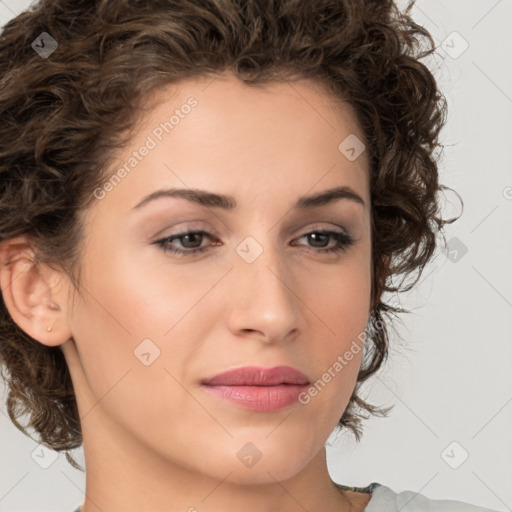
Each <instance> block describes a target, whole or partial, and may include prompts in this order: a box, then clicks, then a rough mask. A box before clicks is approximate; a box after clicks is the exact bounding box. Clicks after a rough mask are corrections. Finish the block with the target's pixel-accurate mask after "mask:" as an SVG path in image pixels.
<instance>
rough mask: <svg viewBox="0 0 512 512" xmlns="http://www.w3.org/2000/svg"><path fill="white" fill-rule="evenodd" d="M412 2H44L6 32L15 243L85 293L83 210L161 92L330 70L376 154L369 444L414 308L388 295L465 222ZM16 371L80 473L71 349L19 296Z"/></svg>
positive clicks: (0, 171) (11, 407)
mask: <svg viewBox="0 0 512 512" xmlns="http://www.w3.org/2000/svg"><path fill="white" fill-rule="evenodd" d="M411 8H412V4H409V5H408V7H407V8H406V9H405V10H403V11H401V10H400V9H399V8H398V7H397V6H396V5H395V4H394V3H393V1H392V0H271V1H266V0H152V1H151V2H147V1H146V0H144V1H142V0H94V1H93V0H87V1H86V0H41V1H40V2H39V3H38V4H36V5H35V6H33V7H31V8H30V9H29V10H27V11H25V12H23V13H21V14H20V15H18V16H17V17H15V18H14V19H12V20H11V21H9V22H8V23H7V24H6V25H5V27H4V29H3V32H2V34H1V39H0V77H1V78H0V116H1V119H2V120H3V127H2V131H1V135H0V236H1V239H0V240H1V241H4V240H9V239H11V238H13V237H16V236H19V235H26V236H28V237H29V239H30V240H31V242H32V243H33V247H34V251H35V254H36V263H43V264H47V265H50V266H51V267H54V266H55V267H57V268H59V269H63V270H64V271H65V272H66V273H67V274H68V276H69V277H70V279H71V281H72V283H73V285H74V286H75V288H76V290H78V291H79V290H80V256H81V247H82V245H81V244H82V243H83V241H84V236H83V226H82V225H81V223H80V220H79V213H80V212H81V211H83V210H84V209H86V208H87V207H88V206H90V205H91V204H92V203H93V202H94V201H95V200H96V199H95V197H94V195H93V194H92V193H91V192H92V191H93V190H94V189H95V188H96V187H98V186H101V185H102V184H103V183H104V182H105V180H106V179H107V176H108V168H109V164H110V163H111V162H112V160H113V158H114V156H115V155H116V151H118V150H120V149H122V148H124V147H125V146H126V144H127V143H128V142H129V141H130V136H131V133H132V132H131V130H133V128H134V126H135V125H136V123H137V120H138V119H140V117H139V116H140V115H141V114H142V113H143V112H144V106H145V105H147V103H145V99H147V98H148V97H149V96H150V94H151V93H152V92H155V91H156V90H157V89H159V88H162V87H164V86H166V85H169V84H172V83H176V82H177V81H179V80H184V79H192V78H196V77H205V76H212V77H214V76H215V75H218V74H219V73H222V72H224V71H230V72H231V73H233V74H234V75H235V76H236V77H237V78H238V79H240V80H242V81H243V82H245V83H246V84H249V85H250V84H265V83H271V82H283V81H291V80H295V79H301V78H306V79H312V80H314V81H315V82H316V83H318V84H321V85H322V86H324V87H325V88H326V89H325V90H326V91H328V93H329V94H331V95H332V97H333V98H334V99H335V100H337V101H343V102H348V103H349V104H350V105H352V107H353V108H354V109H355V112H356V114H357V116H358V120H359V122H360V123H361V126H362V128H363V130H364V135H365V144H366V148H367V149H366V150H367V151H368V156H369V166H370V168H369V172H370V194H371V205H372V207H371V210H372V213H371V218H372V231H371V236H372V264H373V277H372V297H371V299H372V309H371V312H370V318H369V323H368V328H367V332H366V342H365V348H364V356H363V362H362V365H361V369H360V372H359V375H358V379H357V384H356V386H355V389H354V392H353V394H352V396H351V398H350V402H349V404H348V406H347V408H346V410H345V411H344V413H343V415H342V417H341V418H340V420H339V425H340V426H341V427H346V428H348V429H349V430H351V431H352V432H353V433H354V434H355V437H356V439H357V440H358V441H359V439H360V436H361V423H362V421H361V416H360V415H359V409H365V410H366V411H367V412H369V413H371V414H378V415H382V416H385V415H387V412H388V409H386V410H384V409H381V408H378V407H375V406H373V405H371V404H369V403H367V402H366V401H365V400H363V399H362V398H361V397H360V396H359V392H360V386H361V384H362V383H363V382H364V381H365V380H366V379H368V378H369V377H370V376H371V375H373V374H374V373H375V372H377V370H378V369H379V368H380V367H381V365H382V363H383V362H384V361H385V360H386V358H387V357H388V345H389V335H388V328H387V327H388V325H387V324H389V325H391V320H393V319H394V318H395V317H396V314H397V311H398V310H397V309H396V308H395V307H393V306H391V305H389V304H387V303H385V302H383V300H382V299H383V293H384V292H399V291H403V290H409V289H410V288H411V287H412V286H414V284H415V283H416V282H417V281H418V279H419V278H420V276H421V273H422V271H423V268H424V266H425V265H426V264H427V263H428V262H429V261H430V259H431V258H432V257H433V254H434V253H435V249H436V247H437V243H438V237H437V235H438V234H439V233H442V228H443V226H444V224H446V223H447V222H452V221H453V219H452V220H443V219H442V218H441V215H440V209H441V208H440V202H439V196H440V193H441V192H442V189H443V188H445V187H443V186H442V185H440V184H439V183H438V167H437V165H438V164H437V159H438V156H437V155H436V150H437V149H439V148H441V147H442V146H441V145H440V143H439V142H438V135H439V132H440V130H441V129H442V127H443V125H444V123H445V119H446V110H447V107H446V100H445V98H444V96H443V95H442V94H441V93H440V91H439V90H438V87H437V84H436V81H435V79H434V76H433V74H432V73H431V71H429V69H428V67H427V66H426V65H425V64H423V63H421V62H420V59H423V58H425V57H426V56H428V55H430V54H432V53H433V52H434V51H435V49H436V48H435V44H434V41H433V39H432V36H431V35H430V34H429V32H428V31H427V30H426V29H425V28H423V27H421V26H420V25H418V24H416V23H415V22H414V21H413V19H412V16H411V13H410V10H411ZM42 32H47V33H48V34H50V35H51V37H53V38H54V39H55V40H56V41H57V43H58V47H57V48H56V49H55V51H54V52H53V53H51V55H49V56H47V58H42V56H41V55H39V54H38V53H37V52H36V51H34V48H33V46H32V43H33V42H34V41H35V40H36V39H37V38H38V37H39V36H40V34H41V33H42ZM423 44H425V48H422V45H423ZM397 277H398V278H399V281H398V284H392V281H394V280H395V279H396V278H397ZM0 368H2V369H3V370H2V377H3V378H4V380H5V381H6V384H7V386H8V390H9V393H8V398H7V411H8V414H9V416H10V418H11V420H12V421H13V423H14V424H15V425H16V426H17V427H18V428H19V429H20V430H21V431H22V432H24V433H25V434H26V435H28V436H30V434H29V433H28V428H29V427H32V428H33V429H34V430H35V431H36V433H37V435H38V436H39V437H40V440H41V441H42V442H45V443H46V444H48V445H49V446H50V447H51V448H53V449H54V450H57V451H63V450H66V457H67V459H68V461H69V462H70V463H71V464H72V465H73V466H74V467H77V468H80V467H79V466H78V465H77V464H76V463H75V461H74V460H73V458H72V457H71V456H70V454H69V453H68V451H67V450H70V449H74V448H77V447H79V446H80V445H81V444H82V432H81V427H80V418H79V414H78V408H77V404H76V400H75V394H74V390H73V385H72V381H71V378H70V374H69V370H68V367H67V364H66V361H65V359H64V356H63V353H62V351H61V350H60V347H48V346H45V345H43V344H42V343H40V342H38V341H36V340H34V339H33V338H32V337H30V336H29V335H28V334H26V333H25V332H24V331H23V330H22V329H20V328H19V327H18V325H17V324H16V323H15V322H14V321H13V319H12V318H11V316H10V314H9V312H8V310H7V308H6V306H5V303H4V301H3V299H2V301H1V303H0ZM4 370H7V373H8V375H6V374H5V372H4ZM26 413H28V415H29V421H28V424H27V426H25V427H24V426H22V425H21V424H20V423H19V421H18V419H19V418H20V417H21V416H22V415H24V414H26ZM363 417H364V418H365V419H366V418H368V416H363ZM30 437H31V436H30ZM80 469H82V468H80Z"/></svg>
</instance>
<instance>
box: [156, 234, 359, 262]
mask: <svg viewBox="0 0 512 512" xmlns="http://www.w3.org/2000/svg"><path fill="white" fill-rule="evenodd" d="M312 234H322V235H329V236H331V237H332V238H334V239H335V240H336V245H335V246H334V247H330V248H329V249H323V248H314V247H313V250H314V251H316V252H319V253H323V254H325V253H339V252H342V251H345V250H347V249H348V248H349V247H350V246H351V245H353V244H354V239H353V238H352V237H351V236H350V235H348V234H346V233H340V232H338V231H327V230H322V229H319V230H314V231H309V232H308V233H304V234H303V235H302V236H300V237H299V238H302V237H305V236H308V235H312ZM187 235H206V236H207V237H209V238H212V237H211V235H210V234H209V233H208V232H207V231H203V230H198V231H185V232H183V233H176V234H175V235H171V236H168V237H165V238H162V239H160V240H157V241H156V242H154V243H155V244H157V245H158V246H160V247H161V249H162V250H163V251H164V253H168V252H170V253H173V254H178V255H180V256H188V255H192V254H198V253H201V252H204V251H205V250H206V249H208V247H210V246H205V247H198V248H195V249H188V250H181V249H174V248H172V247H169V246H168V243H170V242H172V241H173V240H175V239H179V238H182V237H185V236H187Z"/></svg>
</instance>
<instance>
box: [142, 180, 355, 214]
mask: <svg viewBox="0 0 512 512" xmlns="http://www.w3.org/2000/svg"><path fill="white" fill-rule="evenodd" d="M161 197H178V198H182V199H186V200H187V201H190V202H193V203H197V204H199V205H201V206H207V207H212V208H222V209H224V210H233V209H234V208H236V206H237V202H236V199H235V198H234V197H233V196H230V195H223V194H215V193H213V192H208V191H206V190H200V189H193V188H171V189H162V190H156V191H155V192H152V193H151V194H149V195H147V196H145V197H144V198H143V199H142V200H141V201H140V202H139V203H138V204H137V205H135V206H134V207H133V209H134V210H135V209H138V208H141V207H142V206H144V205H145V204H148V203H149V202H151V201H154V200H156V199H159V198H161ZM339 199H348V200H350V201H354V202H356V203H359V204H361V205H363V206H365V202H364V200H363V198H362V197H361V196H360V195H359V194H357V193H356V192H354V190H352V189H351V188H350V187H346V186H343V187H335V188H331V189H328V190H324V191H322V192H319V193H317V194H313V195H309V196H301V197H299V199H298V200H297V201H296V203H295V204H294V205H293V209H294V210H304V209H307V208H314V207H318V206H324V205H327V204H329V203H332V202H334V201H337V200H339Z"/></svg>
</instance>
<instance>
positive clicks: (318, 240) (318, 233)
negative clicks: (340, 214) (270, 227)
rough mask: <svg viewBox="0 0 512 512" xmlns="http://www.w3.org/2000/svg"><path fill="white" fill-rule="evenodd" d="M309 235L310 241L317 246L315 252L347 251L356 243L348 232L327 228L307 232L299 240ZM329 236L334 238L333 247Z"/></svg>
mask: <svg viewBox="0 0 512 512" xmlns="http://www.w3.org/2000/svg"><path fill="white" fill-rule="evenodd" d="M304 237H307V238H308V241H309V242H312V243H313V247H315V248H317V250H316V251H315V252H320V253H326V252H333V253H334V252H341V251H345V250H347V249H348V247H350V246H351V245H353V244H354V239H353V238H352V237H351V236H350V235H348V234H347V233H343V232H341V231H326V230H318V229H317V230H315V231H310V232H309V233H305V234H304V235H302V236H301V237H299V238H298V239H297V240H300V239H301V238H304ZM329 238H331V239H334V241H335V244H334V245H333V246H332V247H327V248H326V246H328V245H329V242H328V241H329Z"/></svg>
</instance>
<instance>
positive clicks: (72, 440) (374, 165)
mask: <svg viewBox="0 0 512 512" xmlns="http://www.w3.org/2000/svg"><path fill="white" fill-rule="evenodd" d="M420 43H428V44H430V48H428V49H427V50H425V51H424V52H423V53H420V52H419V47H420ZM432 51H433V41H432V39H431V37H430V35H429V34H428V32H427V31H426V30H425V29H423V28H422V27H420V26H418V25H416V24H415V23H414V22H413V21H412V19H411V18H410V16H409V14H408V11H406V12H405V13H403V14H402V13H400V12H399V11H398V9H397V8H396V6H395V5H394V4H393V3H392V2H391V1H385V0H381V1H370V0H367V1H359V0H358V1H357V2H356V1H354V0H343V1H332V0H321V1H315V2H312V1H304V0H301V1H298V0H282V1H276V2H263V1H253V0H248V1H245V2H239V1H236V0H209V1H205V0H202V1H200V0H175V1H169V0H157V1H153V2H140V1H135V0H108V1H106V0H103V1H98V2H71V1H66V0H53V1H50V0H43V1H42V2H40V3H39V4H38V5H37V6H35V7H34V8H33V9H32V10H29V11H27V12H25V13H22V14H21V15H19V16H18V17H17V18H15V19H14V20H12V21H11V22H9V23H8V24H7V25H6V27H5V29H4V31H3V34H2V40H1V44H0V56H1V59H0V62H1V66H2V69H1V72H2V73H1V74H2V77H3V78H2V86H1V90H0V111H1V114H2V119H4V120H5V128H4V129H3V131H2V136H1V139H0V145H1V149H0V151H1V155H2V158H1V160H0V166H1V167H0V173H1V174H0V176H1V178H0V179H1V183H2V189H1V190H2V192H1V196H0V212H1V215H0V222H1V225H0V232H1V234H2V244H1V251H0V257H1V261H2V266H1V271H0V283H1V287H2V299H3V301H2V308H1V326H2V343H1V345H0V360H1V361H2V364H3V366H4V369H5V370H6V372H4V373H5V375H4V378H5V380H6V383H7V386H8V388H9V395H8V401H7V411H8V413H9V415H10V417H11V419H12V421H13V422H14V423H15V424H16V425H17V426H18V428H20V429H22V430H24V431H25V432H26V427H24V426H22V425H21V424H20V423H19V421H18V418H19V417H20V415H21V414H20V411H21V410H22V408H23V407H24V408H25V409H26V410H27V411H28V413H29V416H30V426H32V427H33V428H35V430H36V432H37V433H38V435H39V436H40V439H41V441H42V442H44V443H46V444H47V445H48V446H49V447H51V448H52V449H54V450H59V451H66V455H67V457H68V460H69V461H70V462H71V463H72V464H73V465H74V466H75V467H77V465H76V463H75V462H74V460H73V459H72V458H71V457H70V456H69V454H68V453H67V450H70V449H73V448H77V447H79V446H81V445H82V443H83V447H84V455H85V461H86V468H87V471H86V496H85V500H84V503H83V504H82V505H81V507H79V508H77V510H79V511H81V512H97V511H102V512H107V511H118V510H123V511H125V512H131V511H136V510H137V511H139V510H148V511H160V510H162V511H163V510H166V511H169V510H172V511H178V510H188V511H195V510H199V511H212V512H213V511H219V510H222V511H226V512H229V511H230V510H250V511H255V512H256V511H262V512H263V511H271V510H279V511H281V512H288V511H290V512H291V511H296V510H310V511H313V510H326V511H338V512H349V511H352V512H353V511H362V510H365V511H367V512H376V511H382V510H393V511H395V510H403V511H413V510H441V511H452V512H454V511H458V510H464V511H473V512H478V511H482V510H484V509H482V508H480V507H476V506H472V505H469V504H467V503H460V502H455V501H448V500H445V501H441V500H437V501H436V500H430V499H427V498H426V497H424V496H422V495H419V494H416V493H410V492H405V493H400V494H396V493H394V491H393V490H392V489H390V488H389V487H386V486H385V485H384V484H383V483H379V482H372V483H371V484H370V485H368V486H367V487H365V488H355V487H349V486H345V485H342V484H337V483H334V482H333V481H332V480H331V478H330V476H329V473H328V471H327V465H326V457H325V441H326V439H327V438H328V436H329V434H330V433H331V432H332V430H333V428H334V427H336V426H337V425H339V426H341V427H343V428H346V429H349V430H350V431H351V432H353V433H354V434H355V436H356V439H359V438H360V435H361V425H362V421H361V420H362V418H363V417H364V416H362V415H361V414H360V413H361V411H363V410H366V411H367V412H370V413H372V414H380V415H384V414H386V412H387V411H386V410H383V409H380V408H378V407H376V406H374V405H371V404H369V403H367V402H366V401H364V400H363V399H362V398H361V397H360V396H359V390H360V385H361V384H362V383H363V382H364V381H365V380H367V379H368V378H369V377H370V376H371V375H373V374H374V373H375V372H376V371H377V370H378V369H379V368H380V367H381V365H382V363H383V362H384V361H385V359H386V356H387V352H388V335H387V325H388V323H389V322H390V320H391V318H392V314H393V312H394V309H393V308H392V307H391V306H389V305H387V304H386V303H385V302H384V300H383V293H384V292H385V291H400V290H406V289H410V288H411V287H412V286H413V285H414V283H415V281H416V280H417V278H418V277H419V275H420V274H421V270H422V269H423V267H424V266H425V264H426V263H427V262H428V261H429V260H430V258H431V257H432V255H433V254H434V251H435V248H436V243H437V236H438V235H439V234H441V232H442V228H443V226H444V224H445V223H446V222H448V221H446V220H443V219H441V217H440V215H439V205H438V195H439V193H440V191H441V188H442V187H441V186H440V185H439V183H438V173H437V162H436V158H435V156H434V152H435V150H436V149H437V147H438V146H439V143H438V140H437V138H438V134H439V131H440V129H441V128H442V126H443V123H444V120H445V110H446V107H445V102H444V98H443V97H442V95H441V94H440V92H439V91H438V89H437V86H436V83H435V80H434V78H433V76H432V75H431V73H430V72H429V70H428V69H427V68H426V67H425V66H424V65H423V64H422V63H421V62H420V58H423V57H424V56H426V55H428V54H429V53H431V52H432ZM392 283H395V284H394V285H392ZM397 283H398V284H397ZM27 435H28V434H27ZM406 502H408V503H407V505H406ZM386 507H387V508H386Z"/></svg>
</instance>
